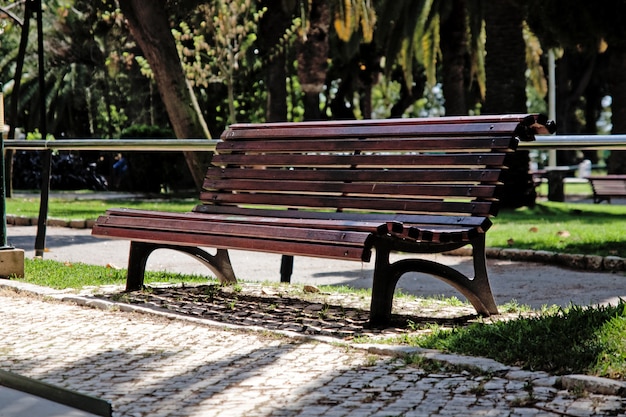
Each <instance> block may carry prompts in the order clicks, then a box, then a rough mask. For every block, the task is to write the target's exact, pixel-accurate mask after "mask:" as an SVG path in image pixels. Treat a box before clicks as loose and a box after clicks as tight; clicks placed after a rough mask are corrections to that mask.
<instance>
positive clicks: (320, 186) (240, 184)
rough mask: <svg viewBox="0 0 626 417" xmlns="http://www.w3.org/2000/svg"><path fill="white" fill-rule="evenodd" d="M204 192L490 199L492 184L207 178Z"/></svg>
mask: <svg viewBox="0 0 626 417" xmlns="http://www.w3.org/2000/svg"><path fill="white" fill-rule="evenodd" d="M203 188H204V189H205V190H220V191H268V190H273V191H277V192H293V193H304V192H307V193H341V194H359V195H380V196H385V195H396V196H435V197H466V198H469V197H471V198H492V197H493V196H494V194H495V192H496V188H497V187H496V186H495V185H476V184H465V185H459V184H448V185H446V187H442V186H441V185H439V184H404V183H377V182H351V183H345V182H316V181H306V182H303V181H291V180H281V181H273V180H254V179H230V180H219V179H207V180H205V181H204V187H203Z"/></svg>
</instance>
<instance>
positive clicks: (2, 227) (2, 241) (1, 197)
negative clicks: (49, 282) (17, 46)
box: [0, 84, 7, 249]
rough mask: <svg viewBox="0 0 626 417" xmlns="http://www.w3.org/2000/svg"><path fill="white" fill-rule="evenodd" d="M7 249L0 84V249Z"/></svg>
mask: <svg viewBox="0 0 626 417" xmlns="http://www.w3.org/2000/svg"><path fill="white" fill-rule="evenodd" d="M6 247H7V209H6V191H5V178H4V92H3V91H2V84H0V249H4V248H6Z"/></svg>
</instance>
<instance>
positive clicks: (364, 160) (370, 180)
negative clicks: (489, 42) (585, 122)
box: [92, 115, 551, 325]
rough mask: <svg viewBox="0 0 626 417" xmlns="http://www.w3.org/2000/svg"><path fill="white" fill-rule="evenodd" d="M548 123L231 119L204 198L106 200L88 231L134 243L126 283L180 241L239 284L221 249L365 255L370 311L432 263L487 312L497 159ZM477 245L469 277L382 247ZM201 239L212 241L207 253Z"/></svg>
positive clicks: (379, 314) (491, 308)
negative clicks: (176, 209) (159, 208)
mask: <svg viewBox="0 0 626 417" xmlns="http://www.w3.org/2000/svg"><path fill="white" fill-rule="evenodd" d="M546 126H548V127H551V125H550V123H547V121H546V120H545V119H544V118H541V117H540V118H537V117H535V116H524V115H509V116H478V117H441V118H425V119H394V120H363V121H333V122H302V123H267V124H236V125H233V126H230V128H229V129H227V130H226V131H225V132H224V133H223V134H222V136H221V139H222V140H221V142H220V143H219V144H218V145H217V148H216V154H215V156H214V157H213V160H212V165H211V166H210V167H209V168H208V170H207V173H206V178H205V181H204V188H203V190H202V192H201V194H200V200H201V204H199V205H197V206H196V207H195V208H194V209H193V210H192V212H190V213H184V214H180V213H167V212H156V211H142V210H131V209H124V208H121V209H111V210H108V211H107V213H106V214H105V215H103V216H101V217H100V218H99V219H98V220H97V222H96V224H95V226H94V227H93V231H92V233H93V235H94V236H101V237H108V238H122V239H129V240H131V246H130V256H129V261H128V262H129V263H128V277H127V286H126V289H127V291H133V290H139V289H141V288H142V286H143V277H144V270H145V265H146V262H147V259H148V256H149V255H150V254H151V252H152V251H154V250H155V249H159V248H169V249H175V250H179V251H182V252H185V253H187V254H190V255H192V256H194V257H195V258H197V259H198V260H199V261H201V262H203V263H205V264H206V265H207V266H208V267H209V268H210V269H211V270H212V271H213V272H214V273H215V274H216V276H217V277H218V278H219V279H220V280H221V281H222V282H224V283H228V282H234V281H235V274H234V272H233V269H232V266H231V264H230V260H229V256H228V252H227V250H228V249H243V250H251V251H261V252H271V253H278V254H283V255H287V256H312V257H322V258H329V259H342V260H351V261H356V262H369V261H370V257H371V254H372V250H374V251H375V254H376V255H375V266H374V278H373V287H372V299H371V310H370V319H371V323H372V324H376V325H378V324H384V323H386V322H388V320H389V319H390V317H391V308H392V302H393V294H394V291H395V286H396V283H397V281H398V279H399V278H400V276H401V275H403V274H404V273H406V272H410V271H417V272H424V273H428V274H432V275H435V276H437V277H438V278H440V279H442V280H443V281H445V282H447V283H449V284H450V285H452V286H453V287H455V288H456V289H458V290H459V291H460V292H461V293H462V294H463V295H464V296H465V297H467V299H468V300H469V301H470V302H471V303H472V305H473V306H474V307H475V309H476V311H477V312H478V313H480V314H484V315H489V314H496V313H497V312H498V309H497V307H496V303H495V301H494V298H493V296H492V293H491V289H490V285H489V281H488V277H487V269H486V264H485V232H486V231H487V230H488V229H489V227H490V226H491V221H490V219H489V217H490V216H493V215H495V214H496V212H497V210H498V204H497V203H498V198H497V197H498V192H499V190H500V185H501V184H500V182H499V181H500V178H501V174H502V171H503V169H504V164H505V157H506V156H507V155H508V154H509V153H511V152H513V151H514V150H515V149H516V147H517V144H518V140H520V139H521V140H533V139H534V134H535V133H538V132H539V133H543V132H544V131H546ZM468 244H469V245H472V247H473V263H474V269H475V276H474V277H472V278H470V277H467V276H466V275H464V274H462V273H461V272H459V271H457V270H455V269H453V268H451V267H449V266H446V265H442V264H439V263H436V262H433V261H430V260H424V259H419V257H417V258H414V259H404V260H400V261H397V262H395V263H391V262H390V260H389V255H390V253H391V252H404V253H416V254H420V253H421V254H423V253H440V252H445V251H449V250H453V249H456V248H459V247H462V246H465V245H468ZM202 247H208V248H216V249H217V251H216V252H215V254H209V253H207V252H206V251H205V250H203V249H201V248H202Z"/></svg>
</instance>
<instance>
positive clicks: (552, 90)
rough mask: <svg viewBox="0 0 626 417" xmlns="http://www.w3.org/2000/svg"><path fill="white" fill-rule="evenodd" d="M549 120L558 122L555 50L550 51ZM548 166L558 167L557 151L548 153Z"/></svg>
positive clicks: (553, 150) (552, 150) (551, 150)
mask: <svg viewBox="0 0 626 417" xmlns="http://www.w3.org/2000/svg"><path fill="white" fill-rule="evenodd" d="M548 118H549V119H550V120H554V121H556V58H555V57H554V49H550V50H549V51H548ZM548 165H549V166H551V167H554V166H556V149H550V150H549V151H548Z"/></svg>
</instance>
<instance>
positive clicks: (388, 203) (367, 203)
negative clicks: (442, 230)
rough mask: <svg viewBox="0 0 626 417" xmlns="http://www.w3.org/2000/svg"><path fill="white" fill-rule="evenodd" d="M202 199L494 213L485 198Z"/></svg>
mask: <svg viewBox="0 0 626 417" xmlns="http://www.w3.org/2000/svg"><path fill="white" fill-rule="evenodd" d="M201 200H202V201H211V202H212V203H214V204H248V205H255V204H258V205H271V206H274V205H275V206H286V207H299V208H307V207H308V208H321V207H333V208H338V209H352V210H366V211H390V212H404V213H407V212H415V213H466V214H472V215H479V216H485V215H491V214H493V213H492V208H491V206H492V203H491V202H484V201H475V202H455V201H437V200H426V199H404V198H384V199H381V198H368V197H364V198H359V197H351V196H347V197H343V196H326V195H315V196H311V195H306V194H302V195H293V194H270V193H249V194H246V193H236V194H229V193H212V192H210V191H204V192H202V193H201Z"/></svg>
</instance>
